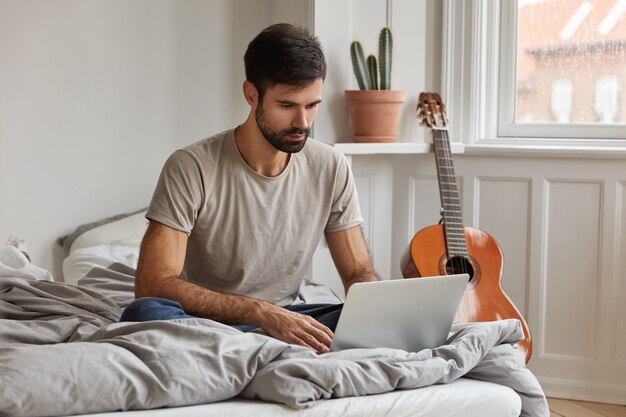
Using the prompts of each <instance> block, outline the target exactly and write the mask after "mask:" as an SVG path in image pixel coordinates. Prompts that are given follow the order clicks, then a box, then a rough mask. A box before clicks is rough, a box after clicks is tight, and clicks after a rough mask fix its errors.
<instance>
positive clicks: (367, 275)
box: [343, 268, 380, 294]
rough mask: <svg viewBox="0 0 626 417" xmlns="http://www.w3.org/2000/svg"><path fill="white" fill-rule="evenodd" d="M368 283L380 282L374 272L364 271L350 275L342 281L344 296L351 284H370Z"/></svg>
mask: <svg viewBox="0 0 626 417" xmlns="http://www.w3.org/2000/svg"><path fill="white" fill-rule="evenodd" d="M370 281H380V276H379V275H378V273H376V271H375V270H374V269H373V268H372V269H368V270H365V271H360V272H357V273H354V274H352V275H351V276H349V277H346V278H344V279H343V286H344V288H345V290H346V294H347V293H348V289H349V288H350V286H352V284H354V283H357V282H370Z"/></svg>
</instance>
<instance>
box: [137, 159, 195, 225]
mask: <svg viewBox="0 0 626 417" xmlns="http://www.w3.org/2000/svg"><path fill="white" fill-rule="evenodd" d="M203 194H204V191H203V187H202V174H201V172H200V167H199V166H198V164H197V162H196V161H195V159H194V158H193V157H192V156H191V155H190V154H189V153H187V152H186V151H184V150H178V151H176V152H174V153H173V154H172V155H171V156H170V157H169V158H168V159H167V161H166V162H165V165H164V166H163V169H162V170H161V175H159V180H158V182H157V186H156V189H155V192H154V194H153V196H152V201H151V202H150V206H149V207H148V211H147V213H146V218H148V219H150V220H155V221H157V222H159V223H163V224H165V225H166V226H169V227H171V228H173V229H176V230H179V231H181V232H185V233H187V235H189V234H190V233H191V230H192V229H193V226H194V223H195V221H196V218H197V217H198V210H199V208H200V207H201V205H202V199H203Z"/></svg>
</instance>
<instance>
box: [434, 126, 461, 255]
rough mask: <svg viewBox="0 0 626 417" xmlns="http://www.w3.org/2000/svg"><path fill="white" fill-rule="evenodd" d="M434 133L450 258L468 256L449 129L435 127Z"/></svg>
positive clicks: (444, 224)
mask: <svg viewBox="0 0 626 417" xmlns="http://www.w3.org/2000/svg"><path fill="white" fill-rule="evenodd" d="M432 135H433V142H434V145H435V160H436V163H437V178H438V180H439V194H440V196H441V207H442V209H443V228H444V231H445V239H446V248H447V250H448V258H452V257H453V256H464V257H465V256H467V244H466V241H465V233H464V228H463V213H462V211H461V201H460V199H459V190H458V186H457V182H456V175H455V174H454V164H453V162H452V152H451V151H450V140H449V138H448V131H447V130H444V129H438V128H434V129H433V130H432Z"/></svg>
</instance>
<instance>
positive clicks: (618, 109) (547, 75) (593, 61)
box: [515, 0, 626, 124]
mask: <svg viewBox="0 0 626 417" xmlns="http://www.w3.org/2000/svg"><path fill="white" fill-rule="evenodd" d="M517 28H518V32H517V68H516V81H517V93H516V106H515V122H516V123H522V124H532V123H546V122H547V123H572V124H575V123H626V93H625V92H624V89H625V88H626V0H519V1H518V25H517Z"/></svg>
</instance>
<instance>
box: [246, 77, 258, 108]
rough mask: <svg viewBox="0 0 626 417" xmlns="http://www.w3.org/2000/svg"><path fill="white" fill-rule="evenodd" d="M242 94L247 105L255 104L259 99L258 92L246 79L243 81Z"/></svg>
mask: <svg viewBox="0 0 626 417" xmlns="http://www.w3.org/2000/svg"><path fill="white" fill-rule="evenodd" d="M243 96H244V97H245V98H246V101H247V102H248V104H249V105H251V106H254V105H256V104H257V102H258V99H259V92H258V91H257V89H256V87H255V86H254V84H252V82H250V81H248V80H246V81H244V82H243Z"/></svg>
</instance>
